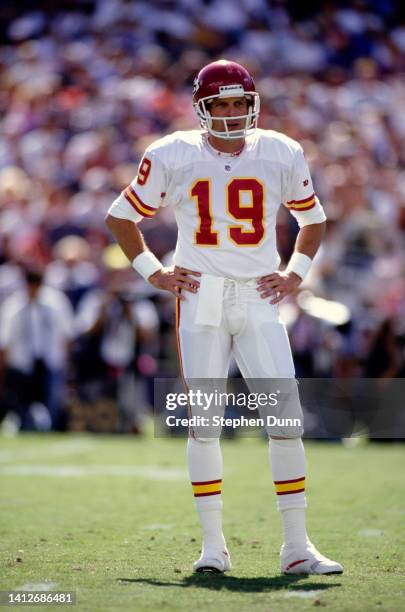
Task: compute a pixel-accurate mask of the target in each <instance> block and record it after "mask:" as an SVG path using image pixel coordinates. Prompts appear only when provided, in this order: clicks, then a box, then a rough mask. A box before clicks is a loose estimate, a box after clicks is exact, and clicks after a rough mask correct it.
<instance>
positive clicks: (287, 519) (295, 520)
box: [269, 438, 307, 548]
mask: <svg viewBox="0 0 405 612" xmlns="http://www.w3.org/2000/svg"><path fill="white" fill-rule="evenodd" d="M269 450H270V460H271V469H272V474H273V481H274V485H275V488H276V494H277V508H278V510H279V511H280V513H281V517H282V519H283V526H284V542H285V545H286V546H288V547H293V548H303V547H305V545H306V542H307V532H306V525H305V508H306V505H307V504H306V499H305V474H306V460H305V450H304V445H303V443H302V440H301V438H296V439H289V440H274V439H270V442H269Z"/></svg>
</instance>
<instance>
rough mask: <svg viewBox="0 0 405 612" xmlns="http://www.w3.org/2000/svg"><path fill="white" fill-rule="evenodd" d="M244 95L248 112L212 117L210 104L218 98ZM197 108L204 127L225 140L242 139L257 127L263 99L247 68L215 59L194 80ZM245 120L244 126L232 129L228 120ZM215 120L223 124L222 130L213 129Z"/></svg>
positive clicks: (194, 95)
mask: <svg viewBox="0 0 405 612" xmlns="http://www.w3.org/2000/svg"><path fill="white" fill-rule="evenodd" d="M236 97H245V99H246V100H247V105H248V112H247V114H245V115H239V116H232V117H221V116H215V117H212V115H211V113H210V109H209V106H210V103H211V102H212V101H213V100H215V99H227V98H236ZM193 102H194V109H195V111H196V113H197V116H198V118H199V120H200V124H201V127H202V129H204V130H206V131H207V132H208V133H209V134H212V135H213V136H215V137H217V138H224V139H226V140H232V139H240V138H244V137H246V136H247V135H249V134H251V133H252V132H253V131H254V130H255V129H256V127H257V120H258V117H259V112H260V98H259V94H258V93H257V92H256V91H255V85H254V81H253V79H252V77H251V76H250V74H249V73H248V71H247V70H246V69H245V68H244V67H243V66H240V64H236V63H235V62H228V61H226V60H220V61H218V62H212V63H211V64H208V66H205V67H204V68H203V69H202V70H200V72H199V74H198V76H197V78H196V79H195V80H194V89H193ZM239 120H244V122H245V123H244V126H243V128H241V129H237V130H230V129H229V127H228V122H235V121H239ZM213 121H215V122H216V123H217V122H221V121H222V123H223V127H224V129H223V130H216V129H214V128H213Z"/></svg>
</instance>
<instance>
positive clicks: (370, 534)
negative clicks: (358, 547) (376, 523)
mask: <svg viewBox="0 0 405 612" xmlns="http://www.w3.org/2000/svg"><path fill="white" fill-rule="evenodd" d="M357 533H358V534H359V535H360V536H365V537H366V538H376V537H378V536H382V535H384V532H383V530H382V529H360V531H358V532H357Z"/></svg>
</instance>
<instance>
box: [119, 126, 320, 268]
mask: <svg viewBox="0 0 405 612" xmlns="http://www.w3.org/2000/svg"><path fill="white" fill-rule="evenodd" d="M281 204H283V205H284V206H286V207H287V208H289V210H290V211H291V212H292V213H293V214H294V216H295V217H296V218H297V220H298V222H299V224H300V226H302V225H305V224H308V223H320V222H322V221H324V220H325V218H326V217H325V215H324V212H323V209H322V207H321V205H320V204H319V202H318V200H317V198H316V197H315V194H314V190H313V186H312V181H311V177H310V173H309V170H308V166H307V163H306V161H305V158H304V155H303V151H302V148H301V146H300V145H299V144H298V143H297V142H295V141H294V140H292V139H291V138H288V137H287V136H284V135H283V134H280V133H278V132H274V131H272V130H261V129H256V130H255V132H254V133H253V134H252V135H250V136H248V137H247V138H246V141H245V146H244V147H243V149H242V151H241V152H240V153H239V154H237V155H235V154H234V155H230V154H224V153H219V152H218V151H216V150H215V149H214V148H213V147H211V145H210V144H209V143H208V141H207V136H206V134H205V133H204V132H201V131H198V130H192V131H187V132H175V133H174V134H171V135H169V136H166V137H164V138H161V139H160V140H157V141H156V142H154V143H153V144H152V145H150V146H149V147H148V149H147V150H146V152H145V155H144V157H143V159H142V161H141V163H140V165H139V169H138V174H137V176H136V177H135V179H134V181H133V182H132V183H131V184H130V185H129V186H128V187H127V189H125V191H123V192H122V194H121V195H120V197H119V198H117V199H116V200H115V202H114V203H113V204H112V206H111V208H110V210H109V214H110V215H112V216H115V217H119V218H124V219H131V220H133V221H136V222H139V221H140V220H141V219H142V218H145V217H147V218H148V217H149V218H151V217H153V216H154V215H155V214H156V212H157V210H158V209H159V207H161V206H173V210H174V214H175V217H176V221H177V225H178V240H177V246H176V252H175V256H174V263H175V264H176V265H179V266H183V267H186V268H189V269H191V270H196V271H198V272H202V273H207V274H212V275H214V276H224V277H228V278H234V279H249V278H255V277H259V276H263V275H265V274H270V273H271V272H274V271H275V270H277V268H278V266H279V263H280V257H279V255H278V253H277V247H276V217H277V211H278V209H279V207H280V205H281Z"/></svg>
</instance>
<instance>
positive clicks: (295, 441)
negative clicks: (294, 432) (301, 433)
mask: <svg viewBox="0 0 405 612" xmlns="http://www.w3.org/2000/svg"><path fill="white" fill-rule="evenodd" d="M270 443H271V444H272V445H274V446H281V447H283V448H287V447H288V448H296V447H298V446H301V444H302V439H301V437H299V438H284V439H283V440H279V439H275V438H270Z"/></svg>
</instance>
